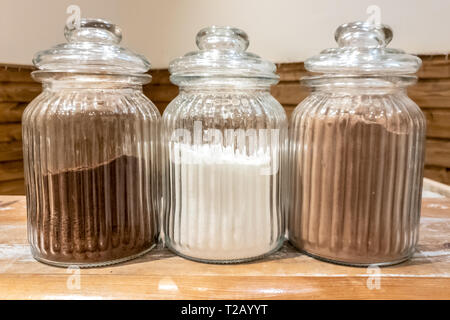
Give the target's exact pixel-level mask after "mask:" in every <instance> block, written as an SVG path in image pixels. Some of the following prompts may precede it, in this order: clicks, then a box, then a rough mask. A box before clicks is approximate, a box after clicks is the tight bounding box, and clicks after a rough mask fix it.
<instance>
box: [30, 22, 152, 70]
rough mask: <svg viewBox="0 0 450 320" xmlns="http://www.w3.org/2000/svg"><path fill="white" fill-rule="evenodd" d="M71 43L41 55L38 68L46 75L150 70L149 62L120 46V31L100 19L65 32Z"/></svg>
mask: <svg viewBox="0 0 450 320" xmlns="http://www.w3.org/2000/svg"><path fill="white" fill-rule="evenodd" d="M64 35H65V37H66V39H67V41H68V42H67V43H62V44H58V45H56V46H54V47H52V48H50V49H48V50H44V51H40V52H38V53H37V54H36V55H35V56H34V58H33V63H34V65H35V66H36V67H37V68H39V69H40V70H42V71H49V72H82V73H107V74H140V73H145V72H147V71H148V70H149V69H150V63H149V62H148V61H147V59H146V58H145V57H144V56H142V55H139V54H136V53H134V52H132V51H130V50H128V49H126V48H123V47H121V46H120V45H119V43H120V41H121V40H122V31H121V30H120V28H119V27H118V26H116V25H114V24H112V23H110V22H108V21H104V20H100V19H82V20H81V22H80V28H72V29H69V28H68V27H67V26H66V27H65V29H64Z"/></svg>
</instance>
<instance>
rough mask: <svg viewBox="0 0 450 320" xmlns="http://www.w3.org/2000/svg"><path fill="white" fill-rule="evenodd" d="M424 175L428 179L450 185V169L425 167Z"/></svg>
mask: <svg viewBox="0 0 450 320" xmlns="http://www.w3.org/2000/svg"><path fill="white" fill-rule="evenodd" d="M424 175H425V177H427V178H430V179H433V180H436V181H440V182H442V183H445V184H447V185H450V168H445V167H440V166H431V165H425V171H424Z"/></svg>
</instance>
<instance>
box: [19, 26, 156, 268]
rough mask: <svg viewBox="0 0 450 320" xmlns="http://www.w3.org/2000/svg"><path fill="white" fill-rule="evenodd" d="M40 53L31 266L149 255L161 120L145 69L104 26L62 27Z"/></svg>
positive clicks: (27, 117) (28, 171)
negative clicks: (146, 89)
mask: <svg viewBox="0 0 450 320" xmlns="http://www.w3.org/2000/svg"><path fill="white" fill-rule="evenodd" d="M65 35H66V38H67V40H68V43H64V44H60V45H57V46H55V47H53V48H51V49H49V50H47V51H41V52H39V53H38V54H37V55H36V56H35V58H34V64H35V65H36V66H37V67H38V68H39V70H38V71H35V72H33V77H34V78H35V79H36V80H38V81H41V82H42V83H43V88H44V90H43V92H42V94H41V95H39V96H38V97H37V98H36V99H35V100H33V101H32V102H31V103H30V105H29V106H28V107H27V108H26V110H25V112H24V115H23V148H24V162H25V180H26V195H27V212H28V238H29V242H30V244H31V250H32V253H33V256H34V257H35V258H36V259H37V260H39V261H42V262H45V263H49V264H52V265H56V266H70V265H76V266H80V267H94V266H102V265H107V264H113V263H118V262H121V261H125V260H129V259H132V258H134V257H137V256H139V255H142V254H144V253H146V252H148V251H149V250H150V249H151V248H152V247H153V246H154V245H155V243H156V239H157V230H158V226H157V222H158V219H157V216H158V212H159V203H160V190H161V188H160V183H161V179H160V161H159V154H160V152H159V144H160V142H159V119H160V114H159V112H158V110H157V109H156V107H155V106H154V105H153V104H152V103H151V101H150V100H148V99H147V98H146V97H145V96H144V95H143V93H142V85H143V84H145V83H148V82H149V81H150V79H151V78H150V76H149V75H148V74H146V72H147V71H148V69H149V68H150V64H149V62H148V61H147V60H146V59H145V58H144V57H142V56H140V55H138V54H135V53H133V52H131V51H129V50H127V49H124V48H122V47H120V46H119V42H120V41H121V37H122V35H121V31H120V29H119V28H118V27H117V26H115V25H113V24H111V23H109V22H106V21H103V20H82V21H81V25H80V28H78V29H77V28H74V29H70V28H68V27H66V30H65Z"/></svg>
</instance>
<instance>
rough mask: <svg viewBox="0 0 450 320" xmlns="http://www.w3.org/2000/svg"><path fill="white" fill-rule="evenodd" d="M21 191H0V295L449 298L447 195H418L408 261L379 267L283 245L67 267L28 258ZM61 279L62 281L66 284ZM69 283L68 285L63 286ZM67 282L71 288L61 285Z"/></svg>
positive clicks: (449, 210)
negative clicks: (212, 257)
mask: <svg viewBox="0 0 450 320" xmlns="http://www.w3.org/2000/svg"><path fill="white" fill-rule="evenodd" d="M25 205H26V204H25V198H24V197H6V196H3V197H0V298H5V299H24V298H25V299H73V298H92V299H449V298H450V247H449V242H448V241H449V236H450V199H437V200H435V199H425V200H424V201H423V215H422V219H421V232H420V241H419V245H418V247H417V252H416V254H415V255H414V257H413V259H412V260H410V261H408V262H405V263H403V264H400V265H397V266H391V267H386V268H382V269H380V270H379V272H380V273H379V276H380V278H379V279H380V282H379V285H380V286H379V289H376V288H374V289H372V290H371V289H369V288H368V285H367V284H368V282H369V283H374V282H373V281H371V279H372V278H369V276H371V274H369V271H368V270H367V269H365V268H353V267H345V266H339V265H334V264H330V263H325V262H321V261H318V260H315V259H312V258H310V257H308V256H305V255H303V254H301V253H299V252H297V251H296V250H295V249H294V248H292V247H291V246H290V245H285V246H284V247H283V248H282V250H280V251H279V252H277V253H275V254H273V255H271V256H269V257H267V258H265V259H263V260H260V261H255V262H252V263H246V264H238V265H212V264H202V263H197V262H192V261H189V260H185V259H182V258H180V257H177V256H175V255H174V254H172V253H170V252H168V251H167V250H166V249H163V248H158V249H155V250H154V251H152V252H150V253H149V254H147V255H145V256H143V257H141V258H139V259H136V260H134V261H130V262H128V263H125V264H121V265H116V266H111V267H105V268H96V269H82V270H80V288H79V289H78V288H77V287H74V286H73V282H71V280H73V277H71V276H72V275H73V271H70V270H67V269H64V268H55V267H51V266H47V265H44V264H42V263H39V262H36V261H35V260H34V259H33V258H32V256H31V254H30V250H29V246H28V244H27V239H26V213H25ZM68 283H69V286H68ZM70 284H72V286H70ZM69 288H72V289H69Z"/></svg>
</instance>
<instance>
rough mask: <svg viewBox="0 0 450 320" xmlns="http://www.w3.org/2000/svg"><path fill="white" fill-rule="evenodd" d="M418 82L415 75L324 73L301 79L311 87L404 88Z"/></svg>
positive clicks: (301, 81) (303, 83)
mask: <svg viewBox="0 0 450 320" xmlns="http://www.w3.org/2000/svg"><path fill="white" fill-rule="evenodd" d="M416 82H417V76H415V75H376V74H375V75H373V74H371V75H364V74H359V75H355V74H348V75H346V74H323V75H315V76H307V77H302V78H301V79H300V83H301V84H302V85H305V86H307V87H311V88H335V87H346V88H349V87H354V88H355V89H358V88H374V89H376V88H393V87H398V88H404V87H407V86H410V85H412V84H414V83H416Z"/></svg>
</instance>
